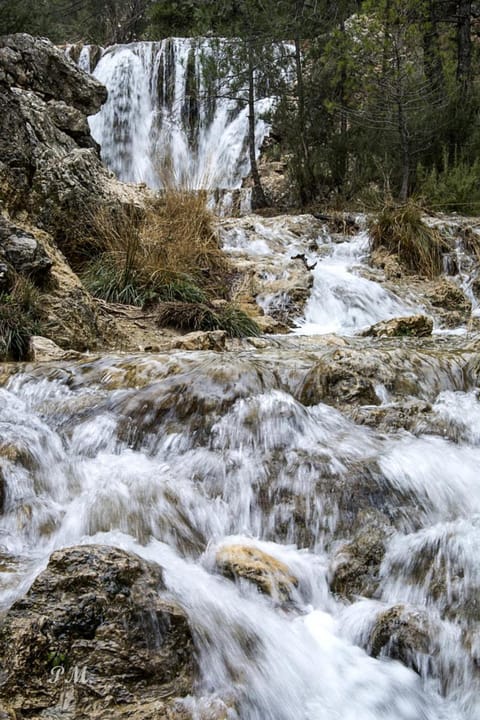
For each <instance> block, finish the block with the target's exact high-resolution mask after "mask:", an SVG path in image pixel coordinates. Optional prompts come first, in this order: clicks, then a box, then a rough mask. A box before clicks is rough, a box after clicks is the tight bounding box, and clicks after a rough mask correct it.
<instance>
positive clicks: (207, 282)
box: [83, 190, 231, 305]
mask: <svg viewBox="0 0 480 720" xmlns="http://www.w3.org/2000/svg"><path fill="white" fill-rule="evenodd" d="M92 228H93V235H94V238H95V243H96V251H97V254H96V257H94V259H93V260H91V261H90V262H89V263H88V264H87V265H86V267H85V268H84V272H83V279H84V282H85V284H86V285H87V287H88V288H89V289H90V291H91V292H92V293H93V294H94V295H96V296H98V297H103V298H104V299H106V300H109V301H115V302H125V303H130V304H136V305H142V304H144V303H145V302H147V301H155V300H185V301H191V302H203V301H205V300H206V299H207V296H208V295H210V294H211V295H214V296H217V297H225V296H226V294H227V292H228V280H229V275H230V273H231V269H230V266H229V263H228V260H227V258H226V256H225V254H224V252H223V250H222V248H221V247H220V244H219V240H218V237H217V235H216V233H215V231H214V226H213V216H212V214H211V213H210V212H209V210H208V209H207V207H206V196H205V194H204V193H191V192H186V191H180V190H179V191H176V190H169V191H167V192H165V193H164V194H163V195H162V196H161V197H160V199H159V200H158V201H157V202H156V203H155V204H154V205H151V206H150V207H148V208H147V209H139V208H135V207H124V208H123V209H122V210H121V211H118V210H117V211H115V212H114V211H113V210H110V209H108V208H103V209H102V210H100V211H98V212H97V213H96V215H95V217H94V218H93V219H92Z"/></svg>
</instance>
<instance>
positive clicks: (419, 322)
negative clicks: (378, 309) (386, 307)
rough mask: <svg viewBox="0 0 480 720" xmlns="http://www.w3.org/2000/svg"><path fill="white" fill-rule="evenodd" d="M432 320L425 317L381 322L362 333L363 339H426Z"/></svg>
mask: <svg viewBox="0 0 480 720" xmlns="http://www.w3.org/2000/svg"><path fill="white" fill-rule="evenodd" d="M432 330H433V320H432V318H429V317H427V316H426V315H410V316H408V317H399V318H392V319H391V320H382V321H381V322H378V323H376V324H375V325H372V326H371V327H369V328H368V330H365V331H364V332H362V333H361V334H362V336H363V337H426V336H428V335H431V334H432Z"/></svg>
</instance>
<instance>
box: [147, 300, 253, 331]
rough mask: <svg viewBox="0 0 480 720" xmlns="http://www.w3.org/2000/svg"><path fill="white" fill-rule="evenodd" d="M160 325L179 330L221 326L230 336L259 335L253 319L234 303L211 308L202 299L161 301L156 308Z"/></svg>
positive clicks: (219, 328)
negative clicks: (196, 301) (197, 300)
mask: <svg viewBox="0 0 480 720" xmlns="http://www.w3.org/2000/svg"><path fill="white" fill-rule="evenodd" d="M156 320H157V323H158V325H160V327H175V328H179V329H181V330H187V331H195V330H204V331H205V330H225V332H226V333H227V335H229V336H230V337H239V338H241V337H252V336H254V337H256V336H258V335H260V328H259V327H258V325H257V323H256V322H255V321H254V320H253V319H252V318H251V317H249V316H248V315H247V314H246V313H245V312H243V310H240V308H237V307H235V306H234V305H230V304H226V305H225V306H222V307H219V308H214V307H211V306H209V305H207V304H205V303H195V302H193V303H192V302H164V303H161V304H159V305H158V308H157V318H156Z"/></svg>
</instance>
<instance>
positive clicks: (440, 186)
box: [418, 152, 480, 215]
mask: <svg viewBox="0 0 480 720" xmlns="http://www.w3.org/2000/svg"><path fill="white" fill-rule="evenodd" d="M418 177H419V192H420V194H421V195H422V197H423V198H424V201H425V203H426V205H427V206H428V207H430V208H432V209H433V210H442V211H444V212H458V213H460V214H463V215H479V214H480V160H479V159H478V158H477V159H476V160H475V161H474V162H473V164H472V163H468V162H465V161H464V160H459V161H456V162H454V163H453V164H451V163H449V161H448V155H447V153H446V152H445V153H444V156H443V167H442V169H441V170H437V169H435V168H434V169H432V170H431V171H430V172H429V173H427V172H426V171H425V170H424V169H423V168H419V171H418Z"/></svg>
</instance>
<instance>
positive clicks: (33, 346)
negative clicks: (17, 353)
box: [27, 335, 81, 362]
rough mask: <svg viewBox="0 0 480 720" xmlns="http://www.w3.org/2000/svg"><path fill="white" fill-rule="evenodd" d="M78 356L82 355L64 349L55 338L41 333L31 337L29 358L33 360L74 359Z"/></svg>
mask: <svg viewBox="0 0 480 720" xmlns="http://www.w3.org/2000/svg"><path fill="white" fill-rule="evenodd" d="M78 357H81V355H80V353H77V352H75V351H72V350H70V351H68V350H67V351H66V350H62V348H61V347H59V346H58V345H57V344H56V343H54V342H53V340H49V339H48V338H45V337H42V336H41V335H32V337H31V338H30V341H29V346H28V357H27V360H31V361H32V362H48V361H49V360H72V359H75V358H78Z"/></svg>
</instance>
